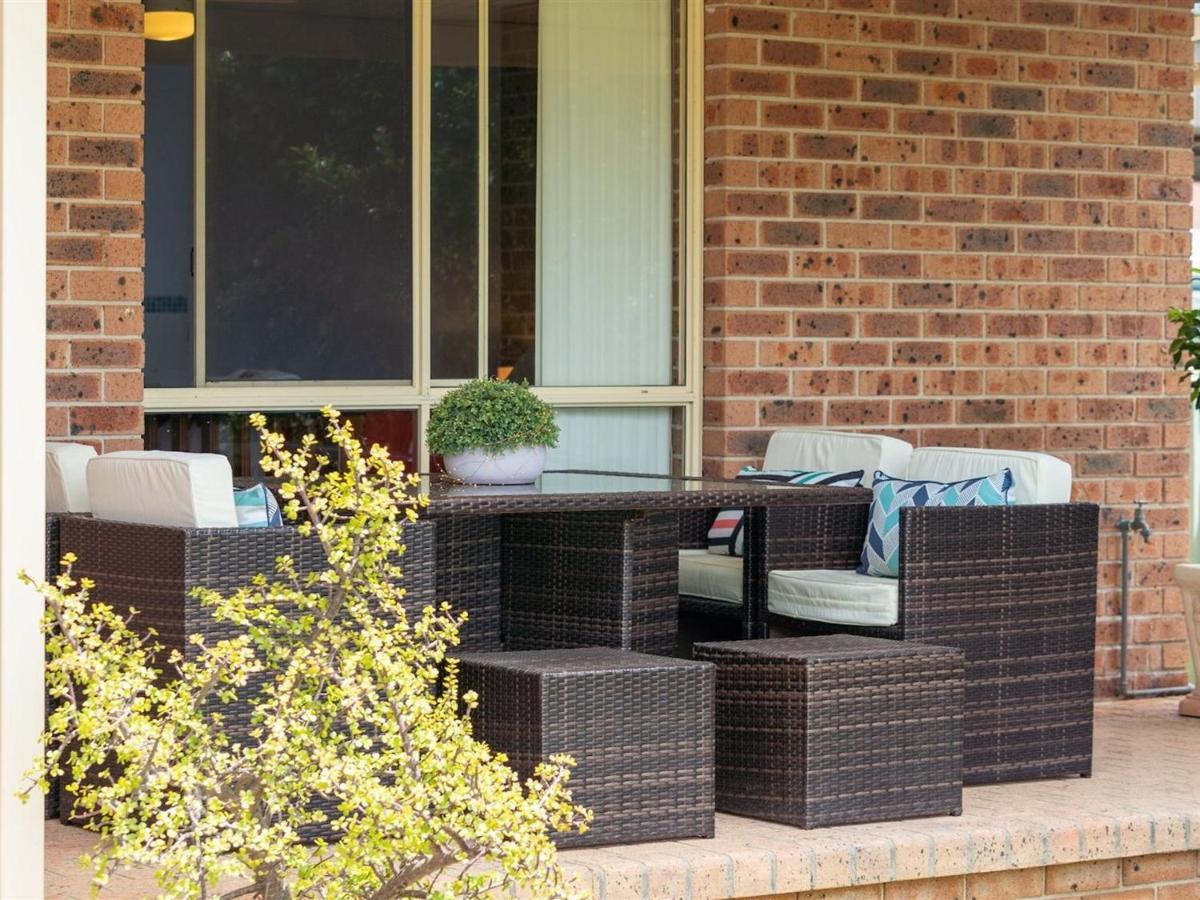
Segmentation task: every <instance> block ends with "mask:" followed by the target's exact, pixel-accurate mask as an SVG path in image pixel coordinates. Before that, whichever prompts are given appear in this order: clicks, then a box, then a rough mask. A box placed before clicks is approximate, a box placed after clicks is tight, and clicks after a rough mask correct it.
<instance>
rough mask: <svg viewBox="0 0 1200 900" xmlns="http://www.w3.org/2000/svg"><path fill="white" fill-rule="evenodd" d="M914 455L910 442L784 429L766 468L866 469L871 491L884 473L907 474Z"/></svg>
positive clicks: (773, 441)
mask: <svg viewBox="0 0 1200 900" xmlns="http://www.w3.org/2000/svg"><path fill="white" fill-rule="evenodd" d="M912 452H913V448H912V444H909V443H908V442H907V441H902V440H900V439H899V438H893V437H884V436H883V435H879V434H855V433H853V432H849V431H823V430H821V429H817V428H783V429H780V430H779V431H776V432H775V433H774V434H773V435H771V440H770V442H769V443H768V444H767V455H766V459H764V460H763V468H764V469H805V470H807V471H810V472H844V471H847V470H848V469H862V470H863V481H864V483H865V484H866V485H867V486H868V487H869V486H870V484H871V482H872V481H873V480H874V478H875V472H876V471H878V470H880V469H882V470H883V471H884V472H887V473H888V474H889V475H891V474H895V473H897V472H899V473H903V472H905V471H907V470H908V461H909V457H911V456H912Z"/></svg>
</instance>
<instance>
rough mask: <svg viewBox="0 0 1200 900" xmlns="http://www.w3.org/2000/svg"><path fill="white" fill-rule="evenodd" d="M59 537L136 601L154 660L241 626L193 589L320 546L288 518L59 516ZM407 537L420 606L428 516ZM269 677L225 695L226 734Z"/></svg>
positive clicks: (301, 566)
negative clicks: (245, 522)
mask: <svg viewBox="0 0 1200 900" xmlns="http://www.w3.org/2000/svg"><path fill="white" fill-rule="evenodd" d="M61 543H62V547H63V550H69V551H72V552H74V553H75V554H76V555H77V556H78V558H79V561H78V562H77V563H76V565H75V574H76V575H77V576H85V577H88V578H91V579H92V580H93V581H94V582H95V584H96V587H95V590H94V591H93V596H95V597H96V598H97V599H100V600H104V601H105V602H107V603H111V604H112V605H113V606H115V607H116V608H117V609H121V608H123V607H134V608H136V609H137V610H138V615H137V617H136V618H135V619H134V621H133V627H134V628H138V629H148V628H153V629H154V630H155V631H156V632H157V636H156V640H157V642H158V643H159V644H161V645H162V647H163V653H162V655H161V656H160V658H159V660H158V664H159V665H160V666H163V667H165V665H166V661H167V655H168V654H169V653H170V652H171V651H174V650H177V651H179V652H180V653H182V654H183V656H184V658H185V659H191V658H194V655H195V647H194V645H192V644H191V643H190V642H189V641H188V640H187V637H188V636H190V635H193V634H198V635H202V636H203V637H204V638H205V640H206V642H208V643H212V642H213V641H216V640H221V639H225V638H231V637H236V636H237V635H238V634H239V630H238V628H237V626H235V625H232V624H230V623H225V622H218V621H216V620H215V619H214V618H213V616H212V615H211V614H210V613H209V611H208V610H206V609H204V608H203V607H202V606H201V605H200V603H199V602H198V601H197V600H196V599H195V598H193V597H192V596H191V592H192V590H193V589H195V588H197V587H207V588H212V589H214V590H218V591H232V590H234V589H236V588H238V587H241V586H243V585H246V584H248V583H249V581H250V579H251V577H252V576H254V575H255V574H257V573H260V572H261V573H266V574H268V575H270V574H271V573H273V572H274V571H275V560H276V559H277V558H278V557H280V556H284V555H287V556H290V557H291V558H292V559H293V561H294V562H295V564H296V568H297V570H298V571H299V572H301V573H305V572H311V571H317V570H319V569H323V568H324V567H325V556H324V553H323V551H322V550H321V547H320V544H319V543H318V542H317V540H316V538H312V537H309V538H306V537H303V536H301V535H300V534H299V533H298V532H297V531H296V530H295V529H294V528H291V527H283V528H164V527H159V526H153V525H140V524H134V523H126V522H112V521H106V520H103V519H92V518H86V517H82V516H64V517H63V518H62V525H61ZM405 544H406V545H407V548H408V549H407V551H406V554H405V557H404V571H405V578H404V585H405V589H406V591H407V598H406V603H405V605H406V607H407V608H408V609H409V610H410V611H412V612H416V611H419V610H420V609H421V608H422V607H424V606H426V605H429V604H430V603H432V602H433V601H434V581H433V571H434V567H433V564H432V560H433V527H432V524H431V523H428V522H424V521H422V522H417V523H415V524H413V525H409V526H408V527H407V528H406V530H405ZM265 678H266V676H257V677H253V678H251V679H250V683H249V684H248V685H247V686H246V688H245V689H243V690H242V691H240V692H239V694H238V698H237V699H235V700H234V701H232V702H230V703H224V704H221V707H220V709H221V712H222V714H223V715H224V716H225V722H226V727H227V730H228V733H229V735H230V736H231V737H238V736H241V735H244V734H246V733H247V731H248V730H249V727H250V715H251V710H252V704H251V702H250V700H251V698H252V697H253V696H254V695H255V694H256V693H257V692H258V691H259V690H261V688H262V686H263V684H264V683H265ZM213 702H216V701H213ZM62 794H63V796H62V799H61V800H60V803H61V809H60V814H61V816H62V817H63V820H64V821H68V820H69V816H70V806H71V802H70V799H69V798H68V797H67V796H66V792H65V791H63V792H62ZM318 806H319V807H320V808H322V809H326V810H327V811H329V812H332V811H333V810H334V807H335V806H336V804H335V803H334V802H333V801H321V802H319V803H318ZM329 833H330V832H329V830H328V828H327V827H320V828H314V829H312V831H311V834H309V835H308V836H311V837H316V836H327V835H328V834H329Z"/></svg>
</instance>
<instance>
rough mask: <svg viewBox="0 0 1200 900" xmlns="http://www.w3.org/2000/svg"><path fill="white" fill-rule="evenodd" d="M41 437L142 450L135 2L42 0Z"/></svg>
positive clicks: (138, 30) (138, 13) (138, 25)
mask: <svg viewBox="0 0 1200 900" xmlns="http://www.w3.org/2000/svg"><path fill="white" fill-rule="evenodd" d="M49 28H50V34H49V46H48V48H47V52H48V57H49V67H48V72H47V88H48V92H47V93H48V109H47V131H48V133H49V143H48V163H49V176H48V183H47V197H48V203H47V209H46V216H47V225H48V227H47V232H48V236H47V239H46V254H47V261H48V269H47V273H46V274H47V279H46V282H47V305H46V331H47V346H46V366H47V369H48V371H47V384H46V391H47V398H46V402H47V410H46V430H47V434H48V436H49V437H51V438H53V439H67V438H70V439H72V440H81V441H88V442H91V443H95V444H96V445H97V446H102V447H103V448H104V449H106V450H118V449H128V448H140V447H141V446H142V441H141V437H140V435H141V433H142V407H141V401H142V372H141V366H142V359H143V348H142V306H141V304H142V273H141V266H142V264H143V257H144V253H145V245H144V243H143V241H142V199H143V196H144V190H145V187H144V180H143V177H142V171H141V165H142V127H143V117H142V89H143V76H142V64H143V59H144V49H143V46H144V45H143V40H142V36H141V34H142V4H141V3H140V2H134V0H114V2H110V3H100V2H89V0H49Z"/></svg>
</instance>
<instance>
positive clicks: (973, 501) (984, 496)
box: [858, 469, 1013, 578]
mask: <svg viewBox="0 0 1200 900" xmlns="http://www.w3.org/2000/svg"><path fill="white" fill-rule="evenodd" d="M1012 485H1013V477H1012V472H1011V471H1010V470H1009V469H1003V470H1001V471H999V472H997V473H996V474H994V475H988V476H986V477H984V478H968V479H966V480H964V481H951V482H948V483H947V482H942V481H908V480H907V479H904V478H894V477H892V476H891V475H887V474H885V473H883V472H876V473H875V483H874V484H873V485H872V490H873V491H874V492H875V496H874V498H873V499H872V500H871V520H870V522H869V523H868V525H867V540H866V542H865V543H864V544H863V551H862V561H861V562H860V563H859V564H858V572H859V574H860V575H878V576H881V577H883V578H899V577H900V510H901V509H903V508H904V507H906V506H1008V505H1010V504H1011V503H1012V502H1013V501H1012V499H1011V494H1010V492H1011V491H1012Z"/></svg>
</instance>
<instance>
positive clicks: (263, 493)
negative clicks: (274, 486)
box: [233, 484, 283, 528]
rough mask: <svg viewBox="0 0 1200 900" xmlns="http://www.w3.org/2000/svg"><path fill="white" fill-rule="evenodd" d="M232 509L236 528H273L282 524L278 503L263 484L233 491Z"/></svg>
mask: <svg viewBox="0 0 1200 900" xmlns="http://www.w3.org/2000/svg"><path fill="white" fill-rule="evenodd" d="M233 509H234V512H235V513H237V520H238V528H275V527H277V526H279V525H282V524H283V514H282V513H281V512H280V511H279V502H278V501H277V500H276V499H275V495H274V494H272V493H271V492H270V491H269V490H267V486H266V485H265V484H256V485H254V487H248V488H246V489H245V490H240V491H234V492H233Z"/></svg>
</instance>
